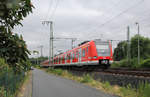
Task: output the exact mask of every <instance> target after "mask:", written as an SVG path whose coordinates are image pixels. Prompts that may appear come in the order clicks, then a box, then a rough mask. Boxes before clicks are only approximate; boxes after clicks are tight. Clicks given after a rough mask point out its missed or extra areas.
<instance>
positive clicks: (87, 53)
mask: <svg viewBox="0 0 150 97" xmlns="http://www.w3.org/2000/svg"><path fill="white" fill-rule="evenodd" d="M86 52H87V55H88V47H87V48H86Z"/></svg>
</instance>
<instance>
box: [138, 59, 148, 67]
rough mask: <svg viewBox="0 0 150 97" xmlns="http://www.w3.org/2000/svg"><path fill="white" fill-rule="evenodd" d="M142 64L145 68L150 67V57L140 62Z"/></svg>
mask: <svg viewBox="0 0 150 97" xmlns="http://www.w3.org/2000/svg"><path fill="white" fill-rule="evenodd" d="M140 66H141V67H143V68H150V59H146V60H144V61H143V62H142V63H141V64H140Z"/></svg>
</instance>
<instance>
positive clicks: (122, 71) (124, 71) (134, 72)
mask: <svg viewBox="0 0 150 97" xmlns="http://www.w3.org/2000/svg"><path fill="white" fill-rule="evenodd" d="M69 70H71V71H79V72H90V73H91V72H94V73H105V74H106V73H107V74H113V75H128V76H136V77H149V78H150V69H146V68H145V69H129V68H108V69H102V68H91V67H90V68H89V67H88V68H87V67H83V68H81V67H72V68H69Z"/></svg>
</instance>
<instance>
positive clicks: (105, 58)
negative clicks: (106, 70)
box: [94, 40, 113, 67]
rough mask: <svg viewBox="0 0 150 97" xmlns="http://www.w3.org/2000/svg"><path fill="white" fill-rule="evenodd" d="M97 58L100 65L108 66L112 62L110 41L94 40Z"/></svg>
mask: <svg viewBox="0 0 150 97" xmlns="http://www.w3.org/2000/svg"><path fill="white" fill-rule="evenodd" d="M94 43H95V47H96V52H97V56H95V57H97V59H98V61H99V64H100V65H104V66H106V67H109V66H110V64H111V63H112V62H113V54H112V45H111V42H110V41H101V40H95V41H94Z"/></svg>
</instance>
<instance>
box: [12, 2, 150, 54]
mask: <svg viewBox="0 0 150 97" xmlns="http://www.w3.org/2000/svg"><path fill="white" fill-rule="evenodd" d="M32 3H33V5H34V6H35V9H33V13H32V14H30V15H28V16H27V17H26V18H25V19H24V20H23V21H22V24H23V27H21V26H17V27H16V28H15V29H14V32H16V33H19V34H22V35H23V37H24V40H25V41H26V43H27V45H28V48H29V50H31V51H33V50H38V51H40V48H38V47H39V46H40V45H43V46H44V48H43V55H44V56H48V52H49V32H50V30H49V29H50V28H49V26H48V25H42V21H44V20H52V21H53V22H54V28H53V30H54V37H63V38H77V39H78V40H77V41H76V42H75V43H74V45H77V44H78V43H79V42H81V41H84V40H93V39H103V40H126V37H127V26H128V25H129V26H130V28H131V29H130V33H131V36H134V35H135V34H137V26H136V25H135V23H136V22H138V23H139V25H140V34H141V35H142V36H145V37H149V38H150V6H149V5H150V0H32ZM116 43H117V42H113V45H114V47H115V45H116ZM54 47H55V53H56V52H57V51H58V50H62V51H66V50H68V49H70V48H71V40H63V39H62V40H57V41H54ZM32 56H33V55H32ZM32 56H31V57H32Z"/></svg>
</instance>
